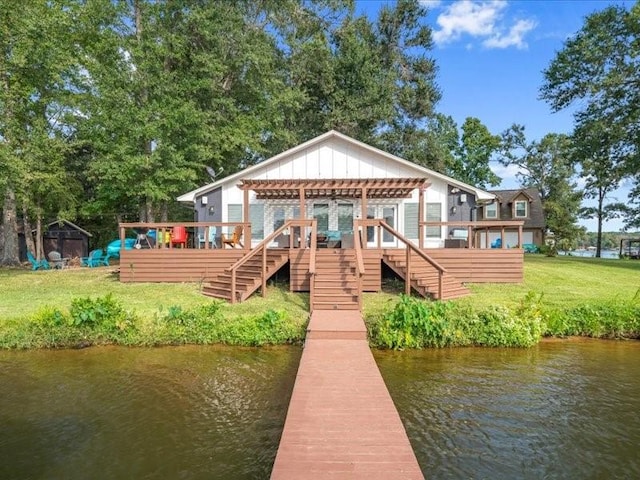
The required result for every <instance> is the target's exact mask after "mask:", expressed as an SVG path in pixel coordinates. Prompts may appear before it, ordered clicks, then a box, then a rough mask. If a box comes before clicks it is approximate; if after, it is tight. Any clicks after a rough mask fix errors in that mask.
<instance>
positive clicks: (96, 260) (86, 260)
mask: <svg viewBox="0 0 640 480" xmlns="http://www.w3.org/2000/svg"><path fill="white" fill-rule="evenodd" d="M105 259H106V257H105V256H104V251H103V250H102V249H101V248H97V249H95V250H91V252H89V256H88V257H82V258H81V259H80V265H82V266H83V267H90V268H93V267H99V266H100V265H101V264H102V265H104V261H105Z"/></svg>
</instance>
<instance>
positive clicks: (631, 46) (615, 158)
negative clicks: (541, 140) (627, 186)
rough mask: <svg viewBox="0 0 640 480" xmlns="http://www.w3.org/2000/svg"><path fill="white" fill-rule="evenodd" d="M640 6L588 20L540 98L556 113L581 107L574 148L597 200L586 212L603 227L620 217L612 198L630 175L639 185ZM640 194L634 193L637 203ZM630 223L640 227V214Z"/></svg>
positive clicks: (550, 72)
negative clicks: (612, 219)
mask: <svg viewBox="0 0 640 480" xmlns="http://www.w3.org/2000/svg"><path fill="white" fill-rule="evenodd" d="M639 35H640V4H636V5H634V6H633V7H632V8H631V9H629V10H627V9H626V8H624V7H622V6H610V7H607V8H605V9H604V10H602V11H600V12H596V13H594V14H592V15H590V16H588V17H587V18H586V19H585V23H584V25H583V27H582V29H581V30H580V31H579V32H578V33H577V34H576V35H575V36H574V37H572V38H570V39H569V40H568V41H567V42H566V43H565V45H564V48H563V49H562V50H561V51H560V52H558V53H557V55H556V57H555V58H554V60H553V61H552V62H551V64H550V66H549V67H548V68H547V69H546V70H545V72H544V75H545V83H544V85H543V86H542V88H541V96H542V98H543V99H545V100H546V101H547V102H548V103H549V104H550V105H551V107H552V108H553V109H554V110H556V111H557V110H561V109H564V108H567V107H569V106H572V105H577V106H578V109H577V112H576V114H575V133H574V138H575V143H576V146H577V152H578V155H579V159H580V162H581V164H582V172H583V175H584V176H585V178H586V180H587V186H586V188H585V192H586V194H587V196H591V197H592V198H595V199H596V200H597V207H596V208H595V209H590V210H588V212H587V213H591V214H593V215H595V217H596V218H597V219H598V222H599V230H601V222H602V221H603V220H605V219H607V218H611V216H612V215H617V212H618V211H619V208H618V207H619V206H618V205H611V206H610V205H608V203H609V201H610V200H608V199H607V196H608V195H609V194H610V193H611V192H612V191H613V190H615V189H616V188H617V187H618V186H619V185H620V182H621V180H622V179H623V178H624V177H625V176H634V177H636V181H637V174H636V172H637V171H638V167H639V166H640V163H639V158H640V157H639V155H638V153H639V151H640V150H639V147H640V109H639V107H638V105H640V64H639V63H638V59H639V53H640V37H639ZM639 191H640V189H634V190H633V191H632V201H635V202H637V194H638V193H639ZM627 212H628V213H630V214H631V215H630V216H629V217H628V224H630V225H631V224H637V223H638V220H637V217H635V216H634V215H635V214H637V213H638V211H635V210H634V209H627Z"/></svg>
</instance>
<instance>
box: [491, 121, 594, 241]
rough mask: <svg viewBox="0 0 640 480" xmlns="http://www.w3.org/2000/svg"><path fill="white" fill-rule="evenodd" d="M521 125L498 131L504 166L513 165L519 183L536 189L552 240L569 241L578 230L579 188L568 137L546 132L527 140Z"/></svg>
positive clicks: (572, 145)
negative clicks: (537, 137)
mask: <svg viewBox="0 0 640 480" xmlns="http://www.w3.org/2000/svg"><path fill="white" fill-rule="evenodd" d="M524 130H525V129H524V127H523V126H522V125H513V126H512V127H511V128H509V129H508V130H507V131H505V132H504V133H503V134H502V142H503V157H502V159H501V163H502V164H503V165H505V166H515V167H517V169H518V173H517V174H516V176H517V178H518V180H519V181H520V184H521V185H522V186H523V187H534V188H536V189H537V190H538V192H539V193H540V200H541V201H542V208H543V211H544V218H545V230H546V232H553V235H554V238H555V244H556V245H559V244H562V243H569V244H570V243H573V241H574V240H575V239H576V238H577V237H578V235H579V234H580V232H581V228H580V227H578V225H577V221H578V214H579V211H580V202H581V200H582V192H581V191H579V190H578V189H577V184H576V182H575V178H576V168H575V167H576V161H575V156H574V144H573V141H572V139H571V137H569V136H567V135H562V134H554V133H550V134H547V135H545V136H544V137H543V138H542V140H540V141H535V140H534V141H532V142H527V140H526V136H525V131H524Z"/></svg>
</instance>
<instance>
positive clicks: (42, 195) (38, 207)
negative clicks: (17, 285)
mask: <svg viewBox="0 0 640 480" xmlns="http://www.w3.org/2000/svg"><path fill="white" fill-rule="evenodd" d="M76 7H77V4H76V2H74V1H72V0H52V1H49V2H27V3H26V4H25V3H23V2H18V1H14V0H7V1H6V2H4V4H3V8H2V9H1V10H0V177H2V178H3V180H0V190H1V192H2V194H3V197H4V202H3V228H2V231H3V235H4V239H3V240H4V241H3V244H4V249H3V256H2V258H1V259H0V264H2V265H15V264H18V263H19V258H18V212H19V211H22V212H25V214H26V215H29V214H33V215H34V216H35V217H36V218H37V224H38V229H39V228H40V223H41V220H42V217H43V215H45V214H47V215H52V216H59V215H61V214H62V213H63V212H64V211H67V212H68V211H69V210H70V209H71V210H73V205H74V203H75V201H76V199H75V198H74V196H73V193H72V191H73V190H72V189H70V188H69V185H68V183H67V182H66V180H65V170H64V162H63V161H62V159H63V156H64V151H65V148H66V143H67V142H66V138H65V137H66V135H67V134H68V132H69V130H70V128H72V127H71V125H70V124H69V123H68V121H69V119H70V118H72V117H73V115H72V114H71V112H72V111H73V105H74V101H73V97H74V96H75V90H74V83H75V79H76V78H77V77H78V75H80V74H81V72H80V69H79V68H78V64H77V62H76V53H77V46H76V37H75V36H74V24H75V22H74V19H75V15H76V13H77V8H76ZM24 233H25V235H30V234H31V229H30V228H28V225H27V228H25V232H24ZM37 238H38V239H39V236H38V237H37ZM40 250H41V249H40V248H37V251H36V252H34V253H35V254H36V255H37V256H40V253H41V252H40Z"/></svg>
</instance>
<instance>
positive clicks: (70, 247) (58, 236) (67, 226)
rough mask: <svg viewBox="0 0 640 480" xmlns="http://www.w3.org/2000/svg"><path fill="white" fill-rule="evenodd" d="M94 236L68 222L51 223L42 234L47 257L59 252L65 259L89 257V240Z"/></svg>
mask: <svg viewBox="0 0 640 480" xmlns="http://www.w3.org/2000/svg"><path fill="white" fill-rule="evenodd" d="M91 236H92V235H91V234H90V233H89V232H87V231H86V230H84V229H82V228H80V227H79V226H77V225H75V224H74V223H71V222H69V221H67V220H60V221H55V222H52V223H50V224H49V225H47V226H46V227H45V230H44V233H43V234H42V245H43V248H44V253H45V255H48V254H49V252H52V251H54V250H55V251H57V252H59V253H60V254H61V255H62V256H63V257H65V258H74V257H87V256H89V238H90V237H91Z"/></svg>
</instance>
